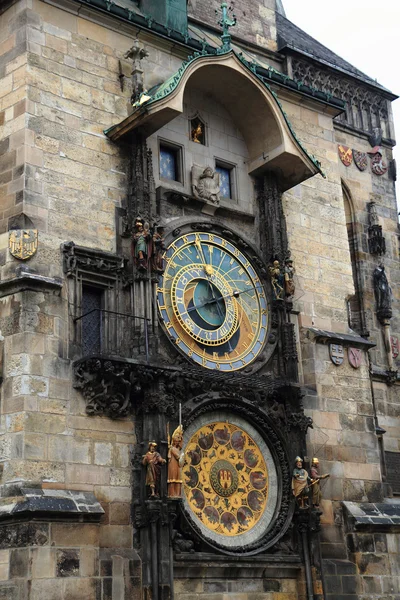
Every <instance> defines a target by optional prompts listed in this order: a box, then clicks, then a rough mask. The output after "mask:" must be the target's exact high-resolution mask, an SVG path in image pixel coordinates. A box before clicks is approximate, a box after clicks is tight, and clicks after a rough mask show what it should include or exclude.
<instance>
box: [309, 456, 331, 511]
mask: <svg viewBox="0 0 400 600" xmlns="http://www.w3.org/2000/svg"><path fill="white" fill-rule="evenodd" d="M310 475H311V485H312V501H313V506H315V507H316V508H318V507H319V505H320V504H321V500H322V492H321V484H320V481H321V480H322V479H327V478H328V477H330V474H329V473H326V474H325V475H320V474H319V460H318V458H313V459H312V461H311V469H310Z"/></svg>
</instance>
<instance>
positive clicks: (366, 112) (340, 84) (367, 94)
mask: <svg viewBox="0 0 400 600" xmlns="http://www.w3.org/2000/svg"><path fill="white" fill-rule="evenodd" d="M292 74H293V79H295V80H296V81H301V82H302V83H304V84H306V85H308V86H310V87H312V88H315V89H318V90H321V91H323V92H325V93H327V94H331V95H332V96H335V97H336V98H340V99H342V100H345V101H346V103H347V105H348V109H347V111H346V115H343V116H342V117H339V120H343V121H346V122H347V123H348V124H349V125H352V126H353V127H357V128H359V129H362V130H363V131H367V132H370V131H371V123H376V121H377V120H379V122H381V121H384V122H385V124H386V125H387V124H388V108H387V100H386V98H384V97H383V96H382V95H380V94H379V93H378V92H375V91H373V90H371V88H368V87H367V86H364V85H362V84H357V83H355V82H354V81H352V80H351V79H350V78H349V79H347V78H344V77H343V76H341V75H339V76H338V75H336V74H334V73H333V72H329V71H327V70H326V69H325V68H321V69H320V68H318V67H316V66H315V65H313V64H311V63H308V62H306V61H304V60H301V59H298V58H293V59H292ZM374 145H376V144H374Z"/></svg>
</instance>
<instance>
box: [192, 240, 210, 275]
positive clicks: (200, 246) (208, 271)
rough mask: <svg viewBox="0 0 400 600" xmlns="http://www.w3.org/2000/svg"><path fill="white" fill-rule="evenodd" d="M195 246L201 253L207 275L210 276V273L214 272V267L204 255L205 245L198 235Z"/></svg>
mask: <svg viewBox="0 0 400 600" xmlns="http://www.w3.org/2000/svg"><path fill="white" fill-rule="evenodd" d="M195 246H196V248H197V251H198V253H199V255H200V258H201V259H202V260H203V268H204V271H205V273H206V275H207V276H208V277H210V275H212V274H213V273H214V269H213V268H212V266H211V265H209V264H208V262H207V261H206V257H205V255H204V250H203V246H202V245H201V241H200V238H199V236H198V235H196V241H195Z"/></svg>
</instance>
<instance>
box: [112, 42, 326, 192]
mask: <svg viewBox="0 0 400 600" xmlns="http://www.w3.org/2000/svg"><path fill="white" fill-rule="evenodd" d="M190 86H194V87H197V88H200V89H202V90H210V92H212V94H213V96H214V97H215V98H217V99H218V101H220V102H221V104H223V105H224V107H225V108H226V109H227V110H228V112H229V113H230V114H231V116H232V119H233V120H234V122H235V123H236V124H237V126H238V128H239V129H240V131H241V133H242V135H243V137H244V139H245V141H246V144H247V148H248V151H249V155H250V159H249V161H248V172H249V174H250V175H262V174H263V173H265V172H268V171H274V172H276V173H277V174H278V176H279V179H280V184H281V189H282V190H283V191H284V190H287V189H290V188H291V187H293V186H295V185H297V184H298V183H301V182H302V181H304V180H306V179H308V178H309V177H312V176H313V175H315V174H317V173H320V174H323V173H322V170H321V166H320V164H319V162H318V161H317V160H316V159H315V158H314V157H313V156H312V155H310V154H309V153H308V152H307V151H306V149H305V148H304V147H303V146H302V144H301V142H300V141H299V140H298V138H297V137H296V135H295V133H294V131H293V128H292V126H291V124H290V122H289V120H288V118H287V116H286V114H285V113H284V111H283V109H282V106H281V104H280V102H279V100H278V98H277V95H276V94H275V92H274V91H273V90H271V88H270V86H269V85H268V84H266V83H265V82H264V81H262V80H261V79H260V77H259V76H258V75H257V74H256V73H255V72H254V70H252V68H251V64H249V63H248V62H247V61H245V60H244V59H243V57H241V56H240V55H239V54H237V53H236V52H234V51H229V52H226V53H224V54H217V55H208V54H198V55H197V56H195V57H192V58H191V59H189V61H188V62H185V63H183V65H182V67H181V68H180V69H179V71H178V72H177V73H176V74H175V75H173V76H172V77H170V78H169V79H168V80H167V81H166V82H164V83H163V84H161V85H159V86H157V87H155V88H153V89H152V90H149V92H147V93H146V92H145V93H143V94H142V96H141V98H140V99H139V101H138V102H136V103H135V105H134V111H133V113H132V114H131V115H130V116H129V117H127V118H126V119H124V120H123V121H121V122H120V123H118V124H117V125H114V126H113V127H111V128H110V129H108V130H107V131H106V132H105V133H106V135H107V136H108V137H109V138H110V139H111V140H113V141H115V142H117V141H118V140H120V139H121V138H123V137H125V136H127V135H129V134H130V133H132V132H133V131H134V130H140V131H141V133H142V134H144V135H145V136H149V135H151V134H153V133H154V132H156V131H158V130H159V129H160V128H161V127H163V126H164V125H166V124H167V123H169V122H170V121H172V120H173V119H175V118H176V117H178V116H179V115H180V114H182V113H183V110H184V106H183V101H184V93H185V90H186V88H187V87H188V88H190ZM239 98H240V102H238V99H239ZM243 107H245V109H243Z"/></svg>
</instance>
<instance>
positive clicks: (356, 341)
mask: <svg viewBox="0 0 400 600" xmlns="http://www.w3.org/2000/svg"><path fill="white" fill-rule="evenodd" d="M304 330H305V331H306V335H307V338H308V339H310V340H312V341H315V342H317V343H319V344H341V345H342V346H350V347H352V348H361V349H362V350H370V349H371V348H374V347H375V346H376V344H374V342H370V341H368V340H366V339H365V338H363V337H361V336H359V335H354V334H350V333H336V332H334V331H325V330H324V329H317V328H316V327H305V328H304Z"/></svg>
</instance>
